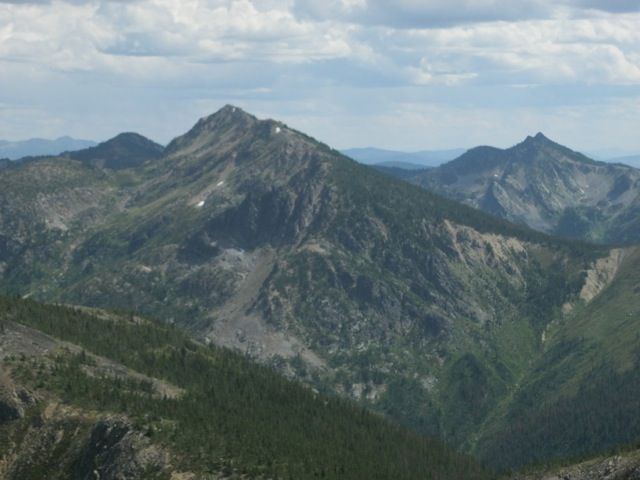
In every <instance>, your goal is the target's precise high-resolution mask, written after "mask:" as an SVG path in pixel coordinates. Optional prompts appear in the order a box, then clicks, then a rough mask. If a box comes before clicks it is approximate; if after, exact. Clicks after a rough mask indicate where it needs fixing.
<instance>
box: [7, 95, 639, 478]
mask: <svg viewBox="0 0 640 480" xmlns="http://www.w3.org/2000/svg"><path fill="white" fill-rule="evenodd" d="M514 148H515V147H514ZM548 151H551V152H556V153H554V154H553V155H551V157H550V159H547V160H545V159H546V158H547V157H546V156H545V155H542V153H544V152H548ZM514 152H515V153H518V154H519V155H522V157H523V158H527V159H529V161H527V162H524V163H525V164H526V165H537V164H539V163H540V164H542V165H546V166H547V167H549V168H547V169H546V172H547V174H546V175H555V176H556V177H554V178H557V179H558V182H557V184H558V186H559V187H560V186H563V185H564V187H563V188H565V189H567V190H571V188H570V186H571V185H574V184H576V183H577V184H578V185H582V183H580V182H583V181H584V178H589V179H591V178H599V177H592V176H590V175H594V173H593V171H592V170H591V169H592V168H594V169H596V170H597V169H602V170H603V171H607V168H609V166H607V165H601V164H600V163H598V162H593V161H590V160H588V159H585V158H584V157H579V158H574V157H573V155H574V154H573V153H571V152H570V151H568V149H562V148H559V147H557V146H556V145H555V144H552V143H551V142H549V141H548V140H547V139H545V138H542V137H539V136H536V137H535V138H530V139H527V141H525V142H524V144H523V145H520V146H519V147H518V148H516V149H514V150H513V151H511V152H509V153H514ZM536 152H538V153H536ZM540 152H542V153H540ZM530 153H531V155H530ZM504 155H505V154H501V153H500V151H499V150H497V149H490V148H483V149H479V150H475V151H473V150H472V151H471V152H467V153H466V154H464V155H463V156H461V157H459V158H458V160H456V161H455V162H459V163H454V166H456V170H455V171H453V173H454V174H455V176H451V177H447V176H444V177H443V178H442V180H443V182H442V183H443V184H445V185H449V186H451V185H453V184H455V183H456V182H458V181H461V182H462V181H463V180H464V179H470V180H471V179H477V178H484V177H477V176H476V175H477V174H478V173H482V172H483V171H484V169H486V168H487V166H486V165H487V164H488V165H489V166H492V167H491V168H495V169H496V170H495V171H492V172H491V175H490V178H495V177H493V175H494V174H499V173H502V175H503V177H504V178H505V182H506V183H507V184H508V185H509V184H510V183H509V182H511V180H509V179H510V178H511V177H509V175H508V172H515V173H518V172H520V173H518V175H516V176H515V178H516V179H520V178H522V176H523V174H522V172H528V170H526V169H524V167H521V166H520V164H519V163H518V162H516V161H515V160H512V161H511V162H510V163H509V162H507V164H508V165H511V166H512V168H511V170H508V169H506V167H501V165H502V162H503V160H504ZM558 156H559V157H560V158H561V159H564V158H565V157H568V158H569V160H566V161H564V160H563V162H564V163H567V164H568V165H569V166H571V168H567V169H565V170H555V169H554V165H556V163H555V162H556V160H557V159H558V158H557V157H558ZM474 158H475V159H478V158H479V159H480V160H482V162H476V161H475V160H474V161H471V160H473V159H474ZM517 158H519V157H517ZM461 159H462V160H461ZM465 159H466V160H469V162H467V163H465V161H464V160H465ZM460 162H461V163H460ZM452 163H453V162H452ZM561 164H563V163H562V162H561ZM500 168H505V170H504V171H502V170H499V169H500ZM612 168H613V167H612ZM523 169H524V170H523ZM544 171H545V169H543V168H541V169H540V170H539V172H544ZM613 171H614V172H617V170H615V168H614V170H613ZM515 173H514V175H515ZM627 173H628V174H629V175H631V174H632V172H627V171H626V170H625V175H626V174H627ZM539 175H540V177H539V178H540V179H541V180H544V181H545V182H547V180H548V179H547V176H545V175H543V173H539ZM570 175H574V177H575V178H573V180H571V178H569V177H570ZM625 175H623V174H621V175H620V178H623V180H621V181H620V183H619V185H618V187H616V188H615V189H613V190H611V189H609V190H607V191H608V192H612V191H613V192H614V193H607V196H610V198H626V197H625V195H626V194H627V193H626V192H628V191H629V190H632V189H633V183H631V184H628V185H627V183H624V178H627V177H625ZM525 177H526V175H525ZM533 178H534V177H532V178H531V182H530V185H531V188H532V189H533V191H535V189H534V187H533ZM607 178H608V177H607ZM615 178H618V177H615ZM629 178H630V177H629ZM561 179H562V180H563V181H564V180H566V183H563V182H561V181H560V180H561ZM507 180H509V181H507ZM447 182H448V183H447ZM605 183H606V182H603V183H602V184H598V183H596V184H593V185H596V186H600V187H601V189H602V190H606V189H605V188H604V186H602V185H605ZM590 184H591V183H590ZM541 185H542V186H541V187H540V188H548V185H551V184H549V183H543V184H541ZM582 188H583V189H584V186H583V187H582ZM571 191H572V190H571ZM0 192H2V194H1V195H0V291H2V292H5V293H12V294H20V295H28V296H30V297H31V298H36V299H46V300H51V301H55V302H59V303H65V304H81V305H90V306H101V307H107V308H112V309H113V308H116V309H127V310H135V311H138V312H143V313H145V314H147V315H151V316H154V317H156V318H158V319H160V320H163V321H166V322H168V323H172V324H174V325H176V326H180V327H182V328H184V329H185V330H186V331H188V332H189V333H190V334H192V335H193V336H195V337H197V338H199V339H202V340H203V341H207V342H212V343H216V344H219V345H225V346H230V347H233V348H236V349H237V350H238V351H240V352H242V353H243V354H245V355H246V356H247V357H249V358H251V359H253V360H255V361H257V362H261V363H264V364H266V365H269V366H271V367H273V368H274V369H276V370H277V371H279V372H281V373H282V374H284V375H286V376H288V377H290V378H295V379H297V380H299V381H300V382H304V383H306V384H308V385H312V386H313V387H314V388H316V389H317V390H318V391H320V392H323V393H328V394H330V395H340V396H341V397H344V398H348V399H351V400H354V401H357V402H359V403H360V404H362V405H365V406H367V407H368V408H371V409H373V410H375V411H377V412H380V413H382V414H384V415H385V416H386V417H387V418H389V419H392V420H393V421H395V422H398V423H401V424H403V425H406V426H409V427H411V428H413V429H416V430H419V431H421V432H423V433H428V434H430V435H437V436H439V437H441V438H443V439H445V440H446V442H447V443H449V444H451V445H455V446H456V447H458V448H460V449H462V450H464V451H466V452H470V453H473V454H474V455H477V456H479V457H481V458H483V459H484V460H486V461H488V462H490V464H491V465H494V466H496V467H498V468H501V469H510V468H513V467H517V466H521V465H525V464H528V463H531V462H543V461H547V460H550V459H554V458H562V457H567V456H572V455H583V454H591V453H595V452H601V451H603V450H604V449H606V448H609V447H612V446H614V445H617V444H619V443H628V442H631V441H633V439H638V438H640V416H638V415H637V412H638V411H640V378H638V375H639V374H638V373H637V372H640V368H639V367H640V361H639V358H638V357H639V356H638V351H639V349H638V347H639V344H638V338H640V323H639V322H638V319H639V318H640V316H639V315H640V295H638V294H637V292H638V285H640V278H639V277H638V275H640V274H638V273H637V272H640V267H639V266H640V255H639V254H638V251H637V249H636V248H634V247H628V248H625V249H619V250H616V249H611V248H609V247H604V246H597V245H590V244H585V243H580V242H575V241H569V240H563V239H560V238H557V237H551V236H548V235H545V234H542V233H540V232H536V231H533V230H531V229H529V228H526V227H524V226H521V225H516V224H513V223H510V222H508V221H506V220H505V219H501V218H498V217H497V216H495V215H489V214H487V213H485V212H482V211H479V210H477V209H474V208H471V207H470V206H466V205H462V204H460V203H458V202H455V201H453V200H450V199H446V198H444V197H442V196H439V195H436V194H434V193H431V192H429V191H427V190H425V189H423V188H419V187H417V186H414V185H409V184H407V183H406V182H404V181H401V180H398V179H395V178H392V177H390V176H388V175H384V174H382V173H380V172H376V171H375V170H374V169H372V168H369V167H367V166H364V165H361V164H358V163H357V162H355V161H353V160H351V159H349V158H347V157H345V156H343V155H342V154H340V153H339V152H337V151H335V150H333V149H331V148H330V147H329V146H327V145H324V144H322V143H319V142H317V141H316V140H314V139H313V138H310V137H309V136H307V135H305V134H303V133H300V132H297V131H295V130H293V129H291V128H290V127H288V126H286V125H285V124H283V123H281V122H278V121H275V120H259V119H257V118H256V117H254V116H253V115H250V114H248V113H246V112H244V111H242V110H241V109H238V108H236V107H233V106H226V107H224V108H223V109H221V110H220V111H218V112H216V113H214V114H213V115H210V116H208V117H205V118H202V119H201V120H200V121H198V122H197V123H196V124H195V125H194V127H193V128H192V129H191V130H190V131H188V132H187V133H185V134H184V135H182V136H180V137H178V138H176V139H175V140H173V141H172V142H171V143H170V144H169V145H168V146H167V148H166V149H164V150H163V152H162V154H161V155H160V156H158V157H157V158H155V159H154V160H153V161H147V162H143V163H140V164H138V165H137V166H132V167H131V168H127V169H120V170H113V169H109V168H101V166H100V164H91V165H87V164H85V163H82V162H78V161H75V160H72V159H65V158H45V159H38V160H36V161H32V162H27V163H24V164H21V165H18V166H17V167H16V168H10V169H5V170H0ZM615 195H617V197H616V196H615ZM531 198H533V199H535V198H536V197H531ZM211 385H213V386H214V389H215V383H211ZM325 474H326V472H325Z"/></svg>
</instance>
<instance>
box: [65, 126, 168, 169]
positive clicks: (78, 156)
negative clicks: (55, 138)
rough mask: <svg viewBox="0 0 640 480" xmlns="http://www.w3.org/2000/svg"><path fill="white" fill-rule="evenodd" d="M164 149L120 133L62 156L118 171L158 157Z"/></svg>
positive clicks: (136, 135) (156, 144)
mask: <svg viewBox="0 0 640 480" xmlns="http://www.w3.org/2000/svg"><path fill="white" fill-rule="evenodd" d="M163 153H164V147H163V146H162V145H160V144H158V143H155V142H153V141H151V140H149V139H148V138H145V137H143V136H142V135H140V134H137V133H131V132H129V133H121V134H119V135H116V136H115V137H113V138H112V139H109V140H107V141H106V142H102V143H100V144H98V145H95V146H92V147H89V148H85V149H82V150H77V151H73V152H64V153H63V154H62V155H63V156H65V157H68V158H72V159H74V160H79V161H81V162H84V163H87V164H90V165H93V166H96V167H100V168H110V169H114V170H118V169H121V168H131V167H137V166H139V165H142V164H143V163H144V162H146V161H149V160H153V159H155V158H158V157H160V156H161V155H162V154H163Z"/></svg>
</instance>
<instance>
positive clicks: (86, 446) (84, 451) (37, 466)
mask: <svg viewBox="0 0 640 480" xmlns="http://www.w3.org/2000/svg"><path fill="white" fill-rule="evenodd" d="M40 407H41V408H38V409H37V410H38V413H33V412H28V413H25V412H24V411H21V410H20V409H19V408H13V409H9V408H7V410H6V412H8V413H9V414H10V415H12V416H13V417H16V415H22V417H19V418H16V419H15V421H13V422H10V423H8V424H5V425H4V426H2V425H0V428H1V429H2V430H1V431H2V434H3V435H5V438H6V439H7V440H8V442H7V443H8V444H7V447H8V448H5V450H4V451H3V455H2V457H1V459H0V460H1V461H0V478H3V479H7V480H12V479H20V478H33V479H39V478H52V477H56V478H57V476H58V475H64V476H65V478H77V479H82V480H96V479H100V480H123V479H136V478H141V477H142V476H143V475H145V474H151V475H152V476H154V475H155V476H157V475H161V474H163V473H166V469H167V468H168V467H167V465H168V455H167V454H166V452H163V451H162V449H160V448H159V447H157V446H154V445H152V444H151V442H150V440H149V438H147V437H146V436H145V435H144V434H143V433H142V432H138V431H136V430H134V429H133V427H132V426H131V424H130V423H129V422H128V420H127V419H126V418H124V417H119V416H113V417H105V418H101V419H98V420H97V421H96V420H93V419H91V418H90V417H89V416H88V415H87V414H85V413H83V412H79V411H77V410H72V409H70V408H69V407H68V406H62V405H58V404H55V403H46V402H43V403H42V404H41V405H40ZM154 478H155V477H154Z"/></svg>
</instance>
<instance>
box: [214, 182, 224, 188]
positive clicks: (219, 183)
mask: <svg viewBox="0 0 640 480" xmlns="http://www.w3.org/2000/svg"><path fill="white" fill-rule="evenodd" d="M221 185H224V180H223V181H222V182H218V184H217V185H216V187H219V186H221Z"/></svg>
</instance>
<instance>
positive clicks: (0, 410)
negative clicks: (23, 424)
mask: <svg viewBox="0 0 640 480" xmlns="http://www.w3.org/2000/svg"><path fill="white" fill-rule="evenodd" d="M37 402H38V399H37V397H36V396H35V395H34V394H33V393H31V392H30V391H28V390H27V389H25V388H22V387H16V386H15V385H13V382H12V381H11V379H10V378H8V377H7V376H6V375H5V374H4V373H3V372H0V425H2V424H4V423H7V422H11V421H13V420H18V419H20V418H23V417H24V414H25V409H27V408H29V407H32V406H34V405H35V404H36V403H37Z"/></svg>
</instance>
